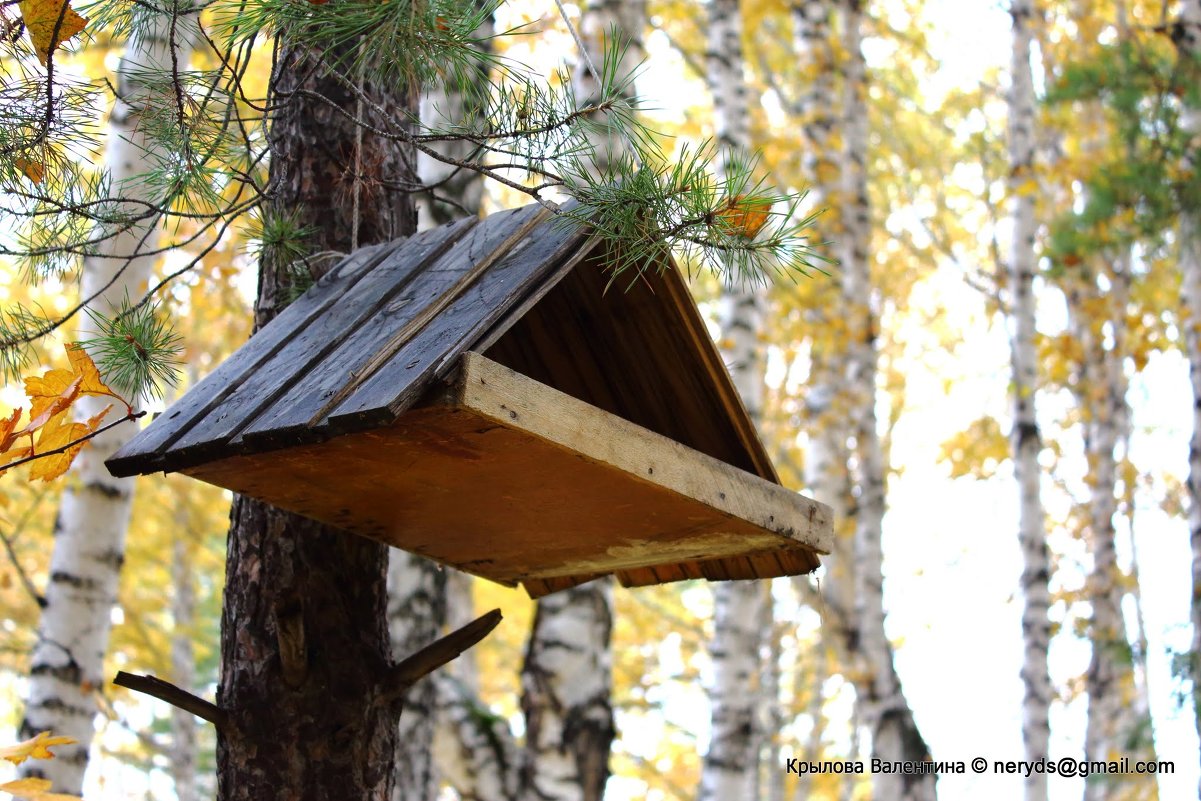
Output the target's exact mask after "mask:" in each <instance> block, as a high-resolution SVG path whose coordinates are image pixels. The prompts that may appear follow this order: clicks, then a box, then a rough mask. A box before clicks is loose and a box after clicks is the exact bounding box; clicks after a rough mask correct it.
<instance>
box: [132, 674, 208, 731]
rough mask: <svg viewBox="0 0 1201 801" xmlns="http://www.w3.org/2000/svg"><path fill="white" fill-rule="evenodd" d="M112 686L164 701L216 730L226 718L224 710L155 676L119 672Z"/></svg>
mask: <svg viewBox="0 0 1201 801" xmlns="http://www.w3.org/2000/svg"><path fill="white" fill-rule="evenodd" d="M113 684H116V685H118V686H120V687H127V688H129V689H131V690H133V691H134V692H139V693H143V694H145V695H150V696H153V697H155V698H157V699H159V700H160V701H166V702H167V703H168V704H170V705H171V706H174V707H178V708H179V709H182V710H184V711H185V712H191V713H192V714H193V715H195V716H196V717H198V718H203V719H204V720H207V721H208V722H209V723H212V724H213V725H214V726H216V727H217V728H218V729H219V728H221V727H222V726H224V725H225V723H226V720H227V718H228V715H227V714H226V712H225V710H224V709H222V708H221V707H219V706H217V705H216V704H214V703H211V702H209V701H206V700H204V699H203V698H201V697H199V696H196V695H192V694H191V693H190V692H188V691H187V690H181V689H180V688H178V687H176V686H175V685H174V684H172V683H171V682H169V681H163V680H162V679H160V678H157V677H155V676H135V675H134V674H132V673H126V672H125V671H124V670H121V671H118V672H117V678H115V679H113Z"/></svg>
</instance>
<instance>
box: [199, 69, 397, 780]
mask: <svg viewBox="0 0 1201 801" xmlns="http://www.w3.org/2000/svg"><path fill="white" fill-rule="evenodd" d="M322 63H323V54H322V53H319V52H313V51H311V50H309V49H307V48H304V47H299V46H297V47H292V48H286V49H284V50H283V51H282V52H281V53H280V54H279V55H278V57H277V65H276V69H275V74H274V75H273V76H272V82H273V100H274V103H275V104H276V107H277V111H276V116H275V118H274V120H273V124H272V127H271V132H270V144H271V148H272V159H271V182H270V185H271V188H272V191H273V197H272V200H273V205H274V210H275V211H276V212H277V213H284V214H290V215H293V216H294V218H295V219H297V220H298V221H299V222H300V223H302V224H305V225H308V226H311V227H312V228H313V229H315V231H316V233H314V235H313V236H312V238H311V241H310V242H309V243H308V244H310V245H311V247H312V249H313V250H314V251H323V250H337V251H343V252H346V251H349V250H351V249H352V247H353V246H354V245H355V244H358V245H362V244H369V243H373V242H382V241H387V240H389V239H393V238H396V237H398V236H402V235H405V234H411V233H412V232H413V230H414V229H415V223H416V220H415V214H414V212H413V206H412V203H411V201H410V199H409V197H408V196H406V195H404V194H400V193H396V192H393V191H391V190H389V189H387V188H386V184H385V183H381V182H379V181H361V182H360V184H359V191H360V192H361V196H360V202H359V204H358V205H359V208H360V209H361V216H360V218H359V219H358V220H357V221H356V220H355V219H353V213H352V209H353V206H354V204H351V203H347V202H344V201H345V198H347V197H351V196H352V195H353V191H354V186H353V185H354V182H355V180H356V176H355V171H354V164H355V158H354V144H353V143H354V141H355V137H354V130H353V127H352V125H353V124H352V123H351V122H349V121H348V120H347V119H346V117H345V116H343V114H341V113H339V111H338V110H337V109H335V108H331V107H330V106H328V105H326V104H324V103H320V102H317V101H312V100H308V99H306V98H305V97H304V96H301V95H299V94H298V93H297V92H298V90H301V89H308V90H312V91H314V92H316V93H317V94H318V95H320V96H323V97H325V98H328V99H329V100H330V101H332V103H334V104H337V105H338V106H339V107H340V108H341V109H345V110H346V111H347V112H349V113H350V114H352V115H353V113H354V111H355V102H354V98H353V97H351V96H350V94H349V93H348V91H347V90H346V88H345V86H344V84H343V83H342V82H340V81H338V80H336V79H335V78H334V77H332V76H330V75H329V74H328V73H327V72H326V70H325V69H324V68H322V66H321V64H322ZM325 63H329V62H328V61H326V62H325ZM364 91H365V93H366V94H367V96H368V97H370V98H371V99H372V101H373V104H378V106H380V107H381V108H382V110H383V111H384V112H386V113H391V112H393V111H396V112H400V111H403V109H404V108H405V107H411V106H412V104H413V103H414V102H415V98H410V97H405V96H397V94H396V91H397V90H396V89H395V88H394V87H384V86H379V85H376V84H374V83H373V82H371V81H370V80H368V81H366V82H365V84H364ZM393 116H397V115H393ZM368 118H369V119H371V114H370V113H369V114H368ZM378 124H379V123H378V121H377V125H378ZM380 127H383V126H380ZM406 155H408V154H405V153H403V152H402V150H401V148H400V147H399V146H398V145H397V144H396V143H394V142H389V141H387V140H384V139H382V138H380V137H376V136H374V135H372V134H371V133H370V132H369V131H363V132H362V151H361V158H360V159H359V163H361V164H365V165H370V167H371V169H372V174H373V175H374V176H376V177H387V178H390V179H392V180H391V181H390V182H389V183H392V185H395V184H400V185H405V184H411V182H412V181H413V180H414V178H415V176H413V175H412V174H411V173H410V172H409V170H408V169H407V167H406V163H408V162H407V161H406V158H405V157H406ZM356 231H357V242H356V241H355V240H356V237H355V235H354V234H355V232H356ZM287 282H288V273H287V271H286V270H285V265H282V264H278V263H272V262H271V260H268V261H267V262H265V263H264V264H262V265H261V266H260V272H259V287H258V301H257V303H256V309H255V314H256V327H261V326H262V325H263V324H265V323H266V322H267V321H268V320H270V319H271V318H272V317H273V316H274V315H275V314H276V312H277V311H278V309H279V308H280V307H281V306H282V305H283V301H284V298H285V297H286V294H285V293H286V292H287ZM230 516H231V525H230V531H229V545H228V557H227V563H226V589H225V605H224V609H223V612H222V620H221V629H222V633H221V654H222V671H221V683H220V686H219V688H218V693H217V697H218V705H219V706H220V707H221V708H223V709H225V710H227V714H228V715H229V720H228V722H227V723H226V724H225V725H224V726H222V727H220V729H219V731H218V741H217V761H218V773H219V778H218V798H219V799H221V801H260V800H261V799H264V798H296V799H333V798H348V799H354V800H355V801H389V796H390V791H391V787H392V783H393V771H392V767H393V764H392V763H393V759H394V754H395V751H396V736H397V716H398V714H399V711H400V704H399V702H398V701H394V700H392V701H390V700H388V699H387V698H386V697H385V694H384V692H383V689H384V682H385V679H386V676H387V670H388V668H389V666H390V658H389V655H390V648H389V638H388V632H387V628H386V625H385V573H386V567H387V548H386V547H385V546H383V545H380V544H378V543H375V542H373V541H370V540H367V539H364V538H361V537H356V536H352V535H349V534H347V533H345V532H342V531H339V530H337V529H334V528H331V527H328V526H324V525H321V524H319V523H317V522H314V521H312V520H309V519H307V518H303V517H299V516H297V515H293V514H290V513H287V512H284V511H282V510H279V509H275V508H273V507H270V506H268V505H266V504H263V503H260V502H258V501H255V500H252V499H250V498H246V497H238V498H236V499H235V500H234V505H233V509H232V511H231V515H230Z"/></svg>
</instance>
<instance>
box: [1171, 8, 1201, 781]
mask: <svg viewBox="0 0 1201 801" xmlns="http://www.w3.org/2000/svg"><path fill="white" fill-rule="evenodd" d="M1175 27H1176V29H1175V31H1174V32H1173V39H1174V41H1175V42H1176V47H1177V49H1178V50H1179V51H1180V57H1181V60H1182V61H1184V62H1186V64H1187V66H1186V67H1185V69H1184V71H1183V74H1184V75H1186V76H1189V79H1191V80H1192V81H1196V80H1197V77H1198V74H1199V73H1201V70H1199V69H1198V68H1197V60H1198V59H1201V0H1184V2H1183V4H1182V5H1181V12H1180V19H1179V20H1178V21H1177V25H1176V26H1175ZM1180 123H1181V128H1182V129H1183V130H1184V131H1185V132H1186V133H1187V134H1188V135H1189V137H1190V138H1191V143H1190V144H1191V147H1190V148H1189V150H1188V151H1187V152H1188V153H1189V154H1190V156H1189V157H1188V158H1186V163H1185V167H1186V168H1188V170H1189V171H1191V172H1193V173H1195V172H1196V171H1198V170H1201V162H1199V161H1198V158H1197V156H1196V153H1197V150H1198V146H1199V145H1201V108H1198V107H1196V106H1186V107H1185V108H1184V111H1183V113H1182V114H1181V119H1180ZM1180 287H1181V295H1182V297H1181V300H1182V304H1183V306H1184V316H1185V317H1186V318H1187V319H1186V322H1185V325H1184V343H1185V348H1184V350H1185V353H1186V355H1187V357H1188V362H1189V376H1190V378H1191V380H1192V385H1193V435H1192V439H1191V440H1190V442H1189V473H1188V527H1189V542H1190V544H1191V547H1192V551H1193V600H1192V610H1191V612H1192V620H1193V649H1192V678H1193V709H1194V718H1195V720H1196V722H1197V734H1198V736H1199V737H1201V211H1199V210H1198V209H1197V208H1196V207H1195V206H1189V205H1187V204H1186V205H1185V206H1184V207H1183V208H1182V209H1181V214H1180ZM1198 797H1201V787H1198Z"/></svg>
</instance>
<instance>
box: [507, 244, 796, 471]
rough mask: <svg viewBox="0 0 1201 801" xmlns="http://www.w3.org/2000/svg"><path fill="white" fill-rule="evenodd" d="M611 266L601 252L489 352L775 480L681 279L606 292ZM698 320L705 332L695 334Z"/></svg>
mask: <svg viewBox="0 0 1201 801" xmlns="http://www.w3.org/2000/svg"><path fill="white" fill-rule="evenodd" d="M607 263H608V260H607V259H606V258H605V254H604V253H603V252H602V251H599V250H598V251H594V252H593V255H592V256H591V257H590V258H589V259H587V260H585V261H584V263H582V264H580V265H579V266H578V267H577V268H575V269H574V270H572V271H571V274H570V275H568V276H567V277H565V278H563V280H562V281H561V282H560V283H559V284H558V285H557V286H555V287H554V289H553V290H552V291H551V292H549V293H548V294H547V295H546V296H545V297H544V298H543V299H542V300H541V302H539V303H538V304H537V305H536V306H534V307H533V308H532V309H530V310H529V311H528V312H527V313H526V314H524V315H523V316H522V318H521V319H520V320H519V321H517V322H516V323H515V324H514V325H513V326H512V327H511V328H510V329H509V331H508V332H507V333H506V334H505V335H504V336H502V337H500V338H499V339H497V340H496V342H495V343H494V344H493V345H492V347H491V348H489V349H488V350H487V352H486V354H485V355H487V356H488V357H489V358H491V359H493V360H495V361H498V362H500V363H502V364H505V365H508V366H509V367H512V368H513V369H515V370H517V371H518V372H520V373H522V374H524V375H527V376H529V377H531V378H533V379H535V380H537V381H540V382H542V383H544V384H546V385H548V386H552V387H555V388H556V389H559V390H560V391H562V392H565V393H567V394H568V395H571V396H573V397H576V398H579V399H581V400H584V401H587V402H588V403H591V404H592V405H594V406H598V407H600V408H602V409H604V410H605V411H607V412H610V413H612V414H615V415H618V416H619V417H623V418H625V419H627V420H630V421H631V422H634V423H637V424H638V425H641V426H644V427H646V428H648V429H650V430H652V431H655V432H658V433H660V434H663V435H664V436H667V437H670V438H672V439H675V440H677V441H679V442H682V443H684V444H686V445H688V446H689V447H691V448H694V449H696V450H699V451H701V452H703V453H707V454H709V455H710V456H713V457H715V458H718V459H721V460H723V461H726V462H729V463H730V464H733V465H735V466H737V467H740V468H743V469H746V470H750V471H752V472H758V473H760V474H761V475H764V476H765V477H770V478H774V477H775V473H774V472H773V471H772V470H771V466H770V464H768V463H765V462H764V461H763V460H761V459H760V458H759V457H758V455H757V452H756V449H758V450H760V451H761V448H760V447H759V446H758V444H757V441H756V440H754V439H753V438H752V439H750V440H749V441H748V438H747V432H748V431H750V429H749V423H748V427H747V428H744V427H740V426H739V425H738V424H737V422H736V421H735V420H734V419H732V418H731V416H730V415H731V411H730V410H731V408H733V407H732V405H731V403H732V402H737V398H736V396H735V397H734V398H733V401H731V400H730V399H728V398H727V397H726V393H733V388H732V387H730V386H728V384H729V378H728V376H726V375H725V374H724V372H718V371H724V367H723V366H722V363H721V360H720V357H719V356H718V355H717V353H716V350H715V348H714V346H713V344H712V342H711V341H710V340H709V339H708V335H707V333H705V331H704V323H703V321H701V320H700V317H699V314H698V313H697V312H696V311H695V308H693V309H692V311H691V316H689V315H687V314H685V311H686V309H685V308H684V307H681V306H679V305H677V304H676V303H674V302H673V301H672V300H671V298H670V297H669V295H670V294H672V292H673V287H675V286H677V285H681V279H680V278H679V276H678V275H675V274H674V273H672V272H668V273H665V274H662V275H657V274H653V273H649V274H645V275H643V276H642V277H641V278H639V279H637V280H636V281H634V282H633V283H632V284H628V285H627V283H619V284H614V285H612V286H609V288H608V290H607V291H606V286H607V285H609V283H610V274H609V273H608V272H607V270H606V269H605V266H606V264H607ZM689 302H690V303H691V301H689ZM698 326H699V328H700V331H701V334H702V335H703V338H701V337H698V336H697V335H696V333H695V328H696V327H698ZM707 351H708V352H707ZM721 381H724V382H725V384H726V385H727V386H726V387H724V388H723V386H722V384H721V383H720V382H721ZM739 408H740V407H739ZM741 413H742V414H743V416H745V412H741ZM752 434H753V432H752ZM764 458H765V457H764Z"/></svg>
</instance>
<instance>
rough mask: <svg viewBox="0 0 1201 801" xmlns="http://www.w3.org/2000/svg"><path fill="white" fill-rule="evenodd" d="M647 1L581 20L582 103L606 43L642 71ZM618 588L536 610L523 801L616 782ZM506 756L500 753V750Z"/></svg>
mask: <svg viewBox="0 0 1201 801" xmlns="http://www.w3.org/2000/svg"><path fill="white" fill-rule="evenodd" d="M645 26H646V3H645V0H595V2H590V3H589V4H588V5H587V6H586V7H585V8H584V12H583V16H582V17H581V19H580V27H579V33H580V36H581V38H582V39H583V42H584V48H585V50H584V52H583V53H580V54H579V55H578V60H577V62H576V66H575V69H574V70H573V75H572V80H573V81H574V83H575V92H576V96H577V97H578V98H579V100H580V102H581V103H588V102H589V101H590V99H592V98H593V97H595V96H596V94H597V89H598V86H599V84H598V76H597V75H596V74H594V71H593V68H596V69H600V68H601V65H602V64H603V62H604V53H605V49H606V48H605V41H606V39H607V38H608V37H610V36H614V35H616V36H618V37H621V38H622V40H623V42H624V43H625V45H626V49H625V57H624V59H623V61H622V63H621V64H620V65H618V68H617V69H618V74H619V75H630V74H631V73H632V72H633V71H634V70H635V69H636V68H637V65H638V64H639V63H640V61H641V59H642V55H643V53H644V49H643V41H642V35H643V29H644V28H645ZM595 144H596V157H595V164H594V165H593V167H594V168H595V169H596V170H597V171H598V172H603V171H604V169H605V167H606V162H607V160H608V159H611V158H614V157H615V156H616V155H617V154H618V153H620V152H622V151H624V150H625V148H626V147H628V144H627V143H625V142H623V141H621V140H619V139H617V138H616V137H615V136H613V135H609V136H606V137H605V138H604V139H602V140H601V141H598V142H596V143H595ZM612 630H613V583H612V580H611V579H608V578H605V579H600V580H597V581H592V582H589V583H587V584H583V585H580V586H578V587H573V588H572V589H570V590H565V591H563V592H559V593H555V594H554V595H550V596H547V597H546V598H543V599H541V600H539V601H538V606H537V610H536V611H535V613H534V626H533V629H532V631H531V632H530V639H529V642H528V643H527V646H526V656H525V663H524V664H523V666H522V671H521V689H522V697H521V708H522V711H523V712H524V714H525V724H526V744H525V751H524V753H523V755H522V760H521V768H520V776H519V779H518V787H519V789H518V797H519V798H521V799H523V800H524V801H600V798H601V796H602V795H603V794H604V790H605V783H606V782H607V781H608V779H609V750H610V747H611V745H612V742H613V737H614V734H615V728H614V722H613V709H612V707H611V706H610V703H609V698H610V695H611V693H612V685H613V677H612V654H611V652H610V648H611V644H610V637H611V634H612ZM498 753H499V751H498Z"/></svg>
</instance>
